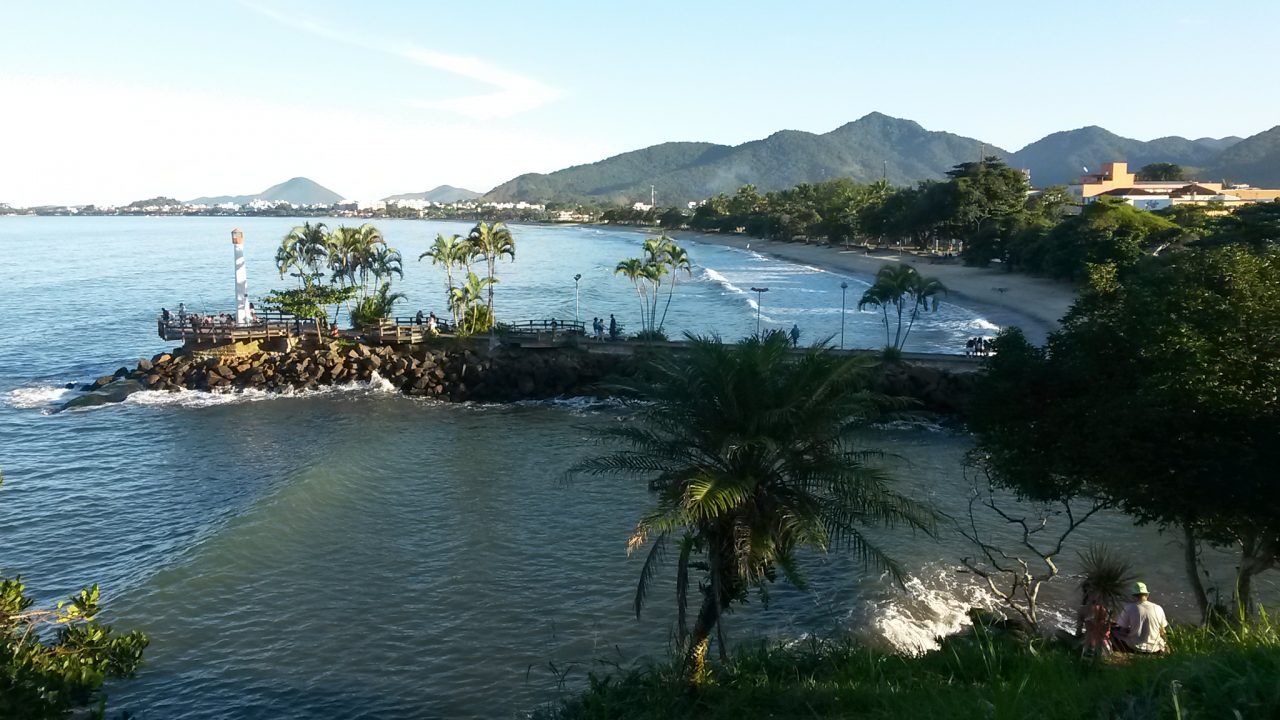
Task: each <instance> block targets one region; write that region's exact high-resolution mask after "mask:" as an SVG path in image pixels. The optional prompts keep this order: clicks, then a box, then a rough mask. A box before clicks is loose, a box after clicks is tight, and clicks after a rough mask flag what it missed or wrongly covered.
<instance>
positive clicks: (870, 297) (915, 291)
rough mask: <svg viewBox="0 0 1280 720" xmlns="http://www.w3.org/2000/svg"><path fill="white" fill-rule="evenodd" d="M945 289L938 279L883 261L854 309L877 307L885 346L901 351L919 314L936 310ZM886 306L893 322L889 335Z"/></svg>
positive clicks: (910, 268) (909, 267)
mask: <svg viewBox="0 0 1280 720" xmlns="http://www.w3.org/2000/svg"><path fill="white" fill-rule="evenodd" d="M946 292H947V288H946V286H944V285H943V284H942V283H941V282H940V281H938V280H937V279H936V278H930V277H925V276H923V275H921V274H920V272H919V271H917V270H916V269H915V268H914V267H912V266H911V265H908V264H906V263H886V264H885V265H882V266H881V267H880V270H879V271H877V272H876V277H875V281H874V282H873V283H872V284H871V287H869V288H867V290H866V292H864V293H863V294H862V297H861V298H860V299H859V300H858V309H859V310H863V309H865V308H878V309H879V310H880V314H881V317H882V319H883V321H884V344H885V347H886V348H893V349H895V350H897V351H899V353H901V351H902V348H903V346H905V345H906V343H907V336H909V335H910V334H911V328H913V327H914V326H915V323H916V320H918V319H919V317H920V313H922V312H933V311H937V309H938V303H939V301H940V296H941V295H944V294H946ZM890 308H892V309H893V312H894V316H895V319H896V322H897V324H896V326H894V328H893V334H892V335H890V323H889V310H890ZM904 315H905V318H904ZM904 319H905V322H906V324H905V325H904V324H903V322H904Z"/></svg>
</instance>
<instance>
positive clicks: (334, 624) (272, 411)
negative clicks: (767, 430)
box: [0, 218, 1274, 719]
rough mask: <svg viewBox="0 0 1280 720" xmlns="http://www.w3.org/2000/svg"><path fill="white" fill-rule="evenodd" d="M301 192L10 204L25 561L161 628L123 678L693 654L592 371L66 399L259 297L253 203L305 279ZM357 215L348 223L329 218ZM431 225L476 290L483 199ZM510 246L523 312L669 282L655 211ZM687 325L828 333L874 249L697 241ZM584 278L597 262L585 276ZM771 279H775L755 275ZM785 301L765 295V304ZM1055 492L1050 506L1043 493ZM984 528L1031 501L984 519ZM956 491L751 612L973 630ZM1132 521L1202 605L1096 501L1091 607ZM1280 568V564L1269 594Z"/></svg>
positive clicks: (1168, 553) (460, 691)
mask: <svg viewBox="0 0 1280 720" xmlns="http://www.w3.org/2000/svg"><path fill="white" fill-rule="evenodd" d="M297 222H298V221H296V220H293V219H274V218H273V219H266V218H235V219H231V218H0V252H2V253H3V255H4V257H5V259H6V262H5V268H6V269H7V270H8V272H7V273H6V286H5V290H4V291H3V293H2V294H0V468H3V470H4V473H5V484H4V487H3V489H0V570H2V571H3V572H4V574H5V575H14V574H19V573H20V574H22V576H23V577H24V579H25V580H26V582H27V583H28V586H29V587H30V589H31V591H32V592H33V593H34V594H35V595H36V596H37V597H38V598H40V599H41V601H44V602H49V601H53V600H55V599H57V598H59V597H63V596H66V595H68V594H70V593H72V592H74V591H75V590H76V589H78V588H79V587H80V586H81V585H83V584H86V583H91V582H98V583H101V585H102V587H103V590H104V598H105V605H106V608H107V610H106V615H107V616H108V619H109V620H110V621H111V622H113V623H116V624H117V625H118V626H119V627H121V628H129V629H140V630H143V631H145V632H147V633H148V635H149V636H150V637H151V641H152V643H151V646H150V647H149V648H148V649H147V653H146V664H145V666H144V667H143V669H142V670H141V672H140V673H139V675H138V677H137V678H136V679H134V680H131V681H127V682H124V683H116V684H114V685H113V686H112V688H111V691H112V699H113V706H114V707H117V708H121V709H129V710H131V711H133V712H135V713H136V714H137V715H138V716H139V717H141V718H225V717H237V718H286V719H291V718H330V717H352V718H355V717H368V718H375V717H407V718H437V717H447V718H453V717H513V716H519V715H520V714H521V713H523V712H526V711H528V710H529V709H531V708H533V707H536V706H537V705H538V704H540V703H544V702H551V701H554V700H555V699H556V698H557V697H560V696H561V694H562V693H565V692H572V691H573V690H575V689H577V688H581V687H582V685H583V684H584V682H585V676H586V673H587V672H588V671H596V672H601V671H608V670H609V669H611V668H615V667H618V666H621V667H627V666H630V665H631V664H633V663H636V662H640V661H642V660H643V659H644V658H646V657H661V656H662V655H663V653H665V652H666V650H667V648H668V646H669V642H670V638H671V633H672V621H673V616H674V603H673V595H672V588H671V583H670V581H669V573H668V574H664V575H662V576H661V578H662V579H661V580H660V582H659V583H658V585H657V586H656V587H655V589H654V591H653V592H652V593H651V595H650V600H649V603H648V605H647V606H646V608H645V610H644V613H643V614H642V616H641V617H640V618H639V619H637V618H636V617H635V614H634V610H633V600H634V593H635V582H636V579H637V575H638V571H639V564H640V560H639V559H638V558H629V557H628V556H627V554H626V539H627V537H628V535H629V533H630V531H631V529H632V528H633V526H634V523H635V521H636V519H637V518H638V517H639V516H640V515H641V513H642V512H643V511H644V509H645V508H646V507H647V504H648V501H649V499H648V497H647V493H646V491H645V488H644V487H643V486H642V485H641V484H638V483H634V482H626V481H622V480H614V479H610V480H600V479H589V478H579V479H575V480H572V481H567V480H566V479H565V478H564V475H563V474H564V471H565V469H566V468H568V467H569V466H571V465H572V464H573V463H574V462H575V461H576V460H578V459H579V458H582V457H584V456H586V455H588V454H590V453H593V452H596V451H597V448H596V447H595V446H594V445H593V444H592V440H591V431H592V430H593V429H598V428H600V427H602V426H607V425H609V424H611V423H617V422H623V421H625V420H626V418H627V416H628V410H627V408H626V407H624V406H621V405H618V404H615V403H609V402H599V401H584V400H561V401H552V402H545V403H516V404H512V405H479V404H461V405H454V404H447V403H440V402H434V401H425V400H420V399H411V398H407V397H404V396H402V395H400V394H398V393H396V392H395V391H394V390H393V389H392V388H390V387H389V386H388V385H387V384H386V383H384V382H380V381H378V380H376V379H375V381H374V382H371V383H364V384H358V385H353V386H347V387H341V388H328V389H325V390H322V391H318V392H310V393H299V394H292V395H268V394H265V393H256V392H249V393H243V394H233V395H211V394H206V393H196V392H180V393H172V394H170V393H163V394H161V393H141V394H136V395H133V396H132V397H130V398H129V399H128V400H127V401H126V402H124V403H122V404H119V405H111V406H102V407H96V408H91V409H86V410H77V411H70V412H65V413H53V412H52V411H53V410H54V409H55V408H56V407H57V406H58V405H59V404H60V403H61V402H64V401H65V400H66V398H67V397H68V396H69V394H70V391H68V390H66V389H64V388H63V385H64V384H65V383H68V382H83V381H85V380H87V379H89V378H92V377H94V376H97V375H101V374H105V373H109V372H111V371H113V370H114V369H115V368H116V367H118V366H131V365H132V364H133V362H135V361H136V359H137V358H138V357H141V356H149V355H151V354H153V353H154V352H157V351H159V350H162V349H165V348H166V346H165V345H164V344H163V343H162V342H161V341H160V340H159V339H158V338H157V337H156V336H155V316H156V313H157V312H158V311H159V308H161V307H168V308H170V309H171V310H172V309H176V307H177V304H178V303H179V302H183V303H185V307H186V308H187V309H188V310H189V311H200V312H219V311H223V310H229V309H230V307H231V305H232V301H233V299H232V296H233V293H234V284H233V275H232V258H231V248H230V247H229V246H230V242H229V240H230V230H231V227H232V226H233V225H239V226H240V227H241V228H242V229H243V230H244V232H245V237H246V248H247V253H248V262H249V282H250V289H251V294H252V295H254V296H258V295H260V294H261V293H263V292H264V291H266V290H267V289H269V288H272V287H281V286H284V285H285V284H286V281H283V280H281V279H280V278H279V276H278V274H277V272H276V270H275V267H274V263H273V259H272V256H273V253H274V249H275V244H276V242H277V241H278V239H279V237H280V236H282V235H283V234H284V233H285V232H287V231H288V230H289V228H290V227H292V226H293V225H294V224H296V223H297ZM329 222H330V223H331V224H336V223H338V222H340V221H329ZM378 225H379V227H380V228H381V229H382V230H383V232H384V233H385V235H386V236H387V239H388V241H389V242H390V243H391V244H392V245H394V246H396V247H398V248H400V249H401V251H402V252H403V253H404V255H405V258H406V262H405V278H404V281H403V284H402V285H400V287H402V288H403V289H404V290H405V291H406V292H407V293H408V294H409V299H408V300H407V301H406V303H405V304H404V306H403V308H404V309H403V310H400V311H399V312H402V313H404V314H412V311H414V310H416V309H417V308H423V309H427V310H435V311H436V312H437V313H438V314H444V313H443V312H442V311H443V309H444V304H443V301H442V300H443V286H444V277H443V273H442V272H441V271H440V270H439V269H438V268H432V267H431V266H430V265H429V263H428V262H427V261H424V262H422V263H419V262H417V260H416V258H417V256H418V255H419V254H420V253H421V252H422V251H424V250H425V249H426V248H427V246H428V243H429V241H430V239H431V238H433V237H434V236H435V234H436V233H438V232H442V233H446V234H449V233H455V232H456V233H465V232H466V230H467V226H466V225H464V224H458V223H436V222H421V221H379V222H378ZM513 230H514V232H515V235H516V242H517V246H516V247H517V249H516V259H515V262H512V263H508V262H506V261H504V262H502V263H501V264H500V266H499V276H500V278H501V282H500V284H499V285H498V286H497V288H496V305H497V309H498V313H499V316H500V317H505V318H511V319H549V318H552V317H555V318H559V319H571V318H572V317H573V314H574V308H575V289H576V291H577V293H576V295H577V297H576V306H577V311H578V316H579V317H580V318H582V319H585V320H586V321H588V322H589V321H590V319H591V318H592V317H606V318H607V316H608V315H609V314H610V313H613V314H615V316H616V317H618V319H619V321H620V322H623V323H625V324H627V326H628V328H630V329H633V328H635V327H637V326H638V317H639V301H638V300H637V299H636V298H635V295H634V290H633V288H631V286H630V285H629V283H627V282H626V281H625V280H624V279H623V278H620V277H617V276H615V275H614V273H613V268H614V266H615V265H616V263H617V262H618V261H619V260H621V259H623V258H625V257H628V256H635V255H638V254H639V245H640V241H641V240H642V239H643V237H644V236H643V235H641V234H638V233H635V232H631V231H625V230H623V231H616V230H604V229H597V228H557V227H524V226H516V227H514V228H513ZM686 245H687V247H688V248H689V251H690V255H691V257H692V259H693V262H694V269H693V272H692V274H691V275H690V276H689V277H687V278H684V277H682V278H681V279H680V284H679V285H678V287H677V291H676V295H675V298H674V300H673V302H672V304H671V310H670V313H669V315H668V318H667V326H668V329H669V331H671V332H672V333H673V334H674V333H678V332H681V331H685V330H688V331H691V332H697V333H718V334H720V335H722V336H723V337H725V338H727V339H733V338H736V337H740V336H742V335H744V334H747V333H751V332H754V331H755V328H756V323H757V321H758V322H760V323H761V324H762V325H763V326H764V327H767V328H773V327H778V328H784V329H786V328H790V326H791V325H792V324H793V323H794V324H798V325H799V326H800V328H801V332H802V341H808V340H812V339H815V338H820V337H825V336H831V335H836V334H837V333H838V332H839V321H840V312H839V307H840V305H839V303H840V300H841V292H840V288H839V284H840V282H841V281H842V280H843V281H847V282H848V283H849V284H850V288H849V290H848V297H847V298H846V300H847V301H848V306H849V307H850V308H851V307H852V305H853V303H854V302H856V299H855V298H854V297H853V296H854V295H860V294H861V292H862V289H864V288H865V287H866V281H867V278H862V277H855V276H840V275H833V274H830V273H826V272H823V271H821V270H817V269H814V268H809V267H804V266H799V265H792V264H788V263H785V262H781V261H778V260H774V259H771V258H768V257H765V256H761V255H758V254H754V253H749V252H744V251H738V250H731V249H725V248H720V247H716V246H713V245H707V244H700V243H696V242H693V241H689V242H686ZM578 273H581V275H582V279H581V280H580V281H579V282H578V283H577V287H576V288H575V283H574V281H573V276H574V275H575V274H578ZM753 285H754V286H757V287H759V286H762V285H767V286H768V287H769V288H770V290H769V292H768V293H767V294H764V296H763V297H762V298H760V297H757V296H756V295H755V294H754V293H751V292H750V290H749V288H750V287H752V286H753ZM758 300H759V301H761V302H762V303H763V304H762V305H757V304H756V303H757V301H758ZM845 322H846V341H847V344H849V345H858V346H865V347H874V346H877V345H878V344H880V343H881V342H882V333H883V326H881V325H879V322H880V316H879V315H876V314H872V313H857V312H855V311H850V312H849V313H847V314H846V319H845ZM984 331H987V332H988V333H989V328H988V324H987V323H986V321H985V320H984V319H983V317H982V316H981V314H980V313H977V312H975V311H972V310H969V309H966V308H963V307H959V306H953V305H950V304H947V303H944V305H943V308H942V309H941V310H939V312H938V313H937V314H936V315H929V316H926V319H925V320H923V321H921V323H920V324H918V325H917V328H916V329H915V330H913V332H912V341H911V342H910V343H909V344H908V348H910V349H917V350H935V351H937V350H946V349H956V348H958V347H960V346H962V345H963V340H964V338H965V337H968V336H971V335H973V334H975V333H981V332H984ZM858 441H859V442H860V443H861V444H862V445H864V446H865V447H868V448H875V449H882V450H885V451H887V452H888V453H889V455H888V456H887V457H886V458H885V460H884V461H883V463H884V465H885V468H886V469H887V470H888V471H889V472H890V473H891V474H892V475H893V477H894V478H895V481H894V482H895V484H896V485H897V486H898V487H899V488H900V489H901V490H903V491H905V492H908V493H910V494H911V495H912V496H913V497H917V498H920V499H922V500H925V501H927V502H929V503H931V504H933V505H935V506H936V507H938V508H939V509H941V510H943V511H945V512H947V513H950V514H951V515H952V517H953V518H954V519H955V520H964V519H966V517H967V516H966V515H965V510H966V508H967V503H968V500H969V498H970V493H969V487H970V486H969V483H968V482H967V481H966V480H965V478H964V477H963V476H962V473H961V464H962V459H963V456H964V453H965V452H966V451H967V450H968V449H969V448H970V447H971V441H970V439H969V438H968V436H966V435H965V434H964V433H962V432H957V431H955V430H949V429H944V428H941V427H937V426H910V425H908V426H902V425H895V426H891V427H884V428H880V429H874V430H870V431H867V432H865V433H864V434H862V435H860V436H859V438H858ZM1028 511H1030V510H1028ZM979 523H980V526H981V527H982V528H983V529H984V531H987V532H991V533H1001V532H1004V530H1003V529H1002V528H1001V523H1000V522H999V521H998V520H995V519H993V518H992V517H989V516H980V517H979ZM952 525H953V520H951V519H944V520H943V522H942V523H941V524H940V526H939V530H938V533H937V534H936V537H931V536H928V535H926V534H922V533H916V534H912V533H909V532H893V531H875V532H873V533H872V534H873V537H875V539H876V540H877V542H880V543H881V544H882V545H883V546H884V548H885V549H886V550H887V551H888V552H889V553H890V554H891V555H892V556H894V557H895V558H897V559H898V560H900V561H901V563H902V564H903V566H904V567H905V568H906V569H907V570H908V572H909V574H910V578H909V579H908V581H907V582H906V583H905V586H904V587H900V586H897V585H895V584H894V583H893V582H892V581H891V580H890V579H889V578H887V577H885V576H884V575H882V574H881V573H878V572H875V571H873V570H870V569H867V568H864V567H861V566H860V565H858V564H857V563H856V562H855V561H854V560H853V559H852V558H850V557H849V556H847V555H842V554H839V553H834V554H832V555H829V556H809V557H807V558H806V559H805V562H804V568H805V571H806V573H807V575H808V576H809V577H810V579H811V581H812V588H811V589H810V591H808V592H800V591H797V590H794V589H791V588H788V587H786V586H785V585H780V586H778V587H777V588H775V590H774V592H773V593H772V594H771V601H770V603H769V604H768V606H767V607H765V606H764V605H763V604H762V603H761V602H760V601H759V599H753V602H752V603H751V604H750V605H748V606H746V607H744V608H743V609H741V610H739V611H736V612H734V613H733V614H732V615H730V616H729V617H727V618H726V621H725V623H726V630H727V633H728V637H729V639H730V642H731V643H734V642H741V641H745V640H746V639H747V638H751V637H773V638H778V639H782V640H787V639H796V638H802V637H805V636H806V635H809V634H815V633H816V634H851V635H854V636H856V637H859V638H861V639H863V640H865V641H866V642H870V643H878V644H882V645H886V646H889V647H893V648H896V649H898V650H900V651H903V652H919V651H922V650H926V649H928V648H930V647H933V646H935V643H936V638H937V637H938V636H940V635H945V634H948V633H951V632H955V631H957V630H959V629H961V628H962V627H963V626H964V625H965V623H966V622H967V620H966V612H967V610H968V609H969V608H970V607H974V606H992V605H993V604H994V602H995V600H994V598H993V597H992V595H991V593H990V592H989V591H987V590H985V589H984V588H983V586H982V585H981V584H980V583H976V582H974V580H975V579H974V577H973V576H972V575H971V574H968V573H965V572H963V571H962V569H961V563H960V560H961V558H963V557H964V556H965V555H966V554H970V555H971V554H972V552H973V550H972V548H971V547H970V546H969V545H968V544H967V543H965V542H964V541H963V540H962V539H960V538H959V537H958V535H956V534H955V533H954V532H953V530H952ZM1096 540H1106V541H1107V542H1109V543H1111V544H1112V545H1113V546H1114V547H1116V548H1117V549H1118V550H1120V551H1122V552H1123V553H1125V554H1126V555H1128V556H1130V557H1131V559H1132V560H1134V561H1135V564H1136V565H1138V566H1139V567H1140V569H1141V571H1142V572H1143V575H1144V577H1145V578H1146V579H1147V582H1148V584H1149V585H1151V586H1152V588H1153V592H1155V593H1156V597H1157V599H1158V600H1160V601H1161V602H1163V603H1164V604H1165V606H1166V608H1167V609H1169V610H1170V613H1171V615H1173V616H1174V617H1175V618H1176V617H1188V616H1189V614H1190V612H1191V610H1192V608H1191V607H1190V605H1189V600H1188V598H1187V596H1186V595H1185V594H1184V593H1183V592H1182V591H1181V588H1182V587H1183V582H1182V580H1181V574H1180V573H1181V569H1180V568H1181V560H1180V557H1181V550H1180V548H1179V547H1178V545H1177V543H1176V542H1175V541H1174V540H1173V539H1171V538H1169V537H1167V536H1164V535H1161V534H1159V533H1158V532H1156V531H1155V530H1154V529H1149V528H1133V527H1132V525H1131V523H1130V522H1129V521H1128V520H1127V519H1126V518H1124V517H1121V516H1119V515H1115V514H1110V515H1107V514H1104V515H1102V516H1099V517H1096V518H1095V519H1093V520H1091V521H1090V523H1089V524H1088V525H1087V526H1086V527H1085V528H1084V529H1082V531H1081V532H1080V534H1079V536H1078V537H1076V538H1074V539H1073V541H1072V543H1071V544H1070V545H1069V547H1070V548H1073V550H1070V551H1068V553H1066V554H1065V555H1066V557H1064V558H1063V559H1062V565H1063V568H1064V577H1062V578H1059V579H1058V580H1055V581H1054V582H1053V583H1050V585H1049V587H1047V588H1046V590H1045V592H1044V595H1045V600H1046V603H1047V604H1048V605H1049V606H1050V610H1051V612H1050V616H1051V617H1052V618H1056V620H1055V621H1060V622H1064V623H1065V622H1068V619H1067V609H1068V608H1069V607H1070V604H1071V602H1072V600H1073V598H1074V594H1075V587H1076V583H1077V580H1076V579H1074V578H1072V577H1070V575H1071V573H1072V572H1073V570H1072V568H1073V567H1074V555H1073V552H1074V549H1084V547H1085V546H1086V545H1087V544H1088V542H1090V541H1096ZM1272 591H1274V585H1270V584H1268V585H1266V586H1264V592H1272Z"/></svg>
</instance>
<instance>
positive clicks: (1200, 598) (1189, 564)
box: [1182, 525, 1209, 623]
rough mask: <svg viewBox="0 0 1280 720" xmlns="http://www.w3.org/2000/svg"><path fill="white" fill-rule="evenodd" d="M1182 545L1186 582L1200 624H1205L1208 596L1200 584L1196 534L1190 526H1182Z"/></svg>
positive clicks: (1207, 615)
mask: <svg viewBox="0 0 1280 720" xmlns="http://www.w3.org/2000/svg"><path fill="white" fill-rule="evenodd" d="M1182 543H1183V546H1184V547H1183V558H1184V560H1185V562H1186V571H1187V580H1188V581H1190V583H1191V594H1192V595H1194V596H1195V599H1196V607H1197V608H1199V609H1200V622H1202V623H1203V622H1207V621H1208V620H1209V596H1208V595H1207V594H1206V593H1205V591H1204V583H1202V582H1200V563H1199V562H1198V561H1197V560H1196V533H1195V530H1193V529H1191V526H1190V525H1183V526H1182Z"/></svg>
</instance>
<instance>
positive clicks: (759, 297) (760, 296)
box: [751, 287, 769, 337]
mask: <svg viewBox="0 0 1280 720" xmlns="http://www.w3.org/2000/svg"><path fill="white" fill-rule="evenodd" d="M751 292H753V293H755V294H756V337H760V305H761V303H762V302H763V300H764V294H765V293H767V292H769V288H767V287H753V288H751Z"/></svg>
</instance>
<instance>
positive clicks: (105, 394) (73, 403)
mask: <svg viewBox="0 0 1280 720" xmlns="http://www.w3.org/2000/svg"><path fill="white" fill-rule="evenodd" d="M142 389H143V387H142V383H140V382H138V381H137V380H116V381H114V382H110V383H107V384H106V385H103V386H101V387H100V388H98V389H97V390H93V391H91V392H87V393H85V394H83V395H80V396H77V397H73V398H71V399H70V400H68V401H67V402H65V403H63V404H62V407H60V408H58V411H59V412H61V411H63V410H72V409H74V408H87V407H94V406H96V405H109V404H111V403H119V402H124V400H125V398H127V397H129V396H130V395H132V394H134V393H136V392H139V391H141V390H142Z"/></svg>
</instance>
